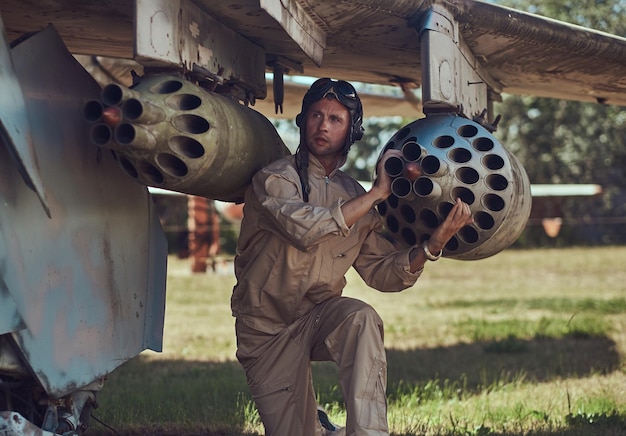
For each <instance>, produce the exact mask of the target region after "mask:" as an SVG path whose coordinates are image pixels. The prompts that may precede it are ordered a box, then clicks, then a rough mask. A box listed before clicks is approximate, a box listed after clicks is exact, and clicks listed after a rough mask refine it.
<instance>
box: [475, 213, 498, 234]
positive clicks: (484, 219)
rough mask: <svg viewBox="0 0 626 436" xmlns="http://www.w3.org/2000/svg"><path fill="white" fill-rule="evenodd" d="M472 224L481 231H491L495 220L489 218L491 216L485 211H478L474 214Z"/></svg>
mask: <svg viewBox="0 0 626 436" xmlns="http://www.w3.org/2000/svg"><path fill="white" fill-rule="evenodd" d="M474 222H475V223H476V225H477V226H478V228H480V229H483V230H491V229H492V228H493V226H494V225H495V220H494V219H493V217H492V216H491V214H489V213H487V212H485V211H482V210H480V211H478V212H476V213H475V214H474Z"/></svg>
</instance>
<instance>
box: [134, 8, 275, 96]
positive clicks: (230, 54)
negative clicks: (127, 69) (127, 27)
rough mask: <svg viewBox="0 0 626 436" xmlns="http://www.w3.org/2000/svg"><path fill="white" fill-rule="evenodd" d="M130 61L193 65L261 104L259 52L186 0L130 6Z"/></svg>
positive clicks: (262, 75) (261, 61) (262, 72)
mask: <svg viewBox="0 0 626 436" xmlns="http://www.w3.org/2000/svg"><path fill="white" fill-rule="evenodd" d="M135 59H137V60H138V61H140V62H141V63H142V64H144V65H151V64H152V65H157V66H161V65H172V66H176V67H183V68H185V69H186V70H187V71H192V70H193V69H194V65H197V66H198V67H201V68H202V69H203V70H205V71H206V72H208V73H210V74H211V75H214V76H215V77H218V78H223V79H224V80H226V81H230V82H235V83H241V84H245V87H246V88H248V89H249V90H251V91H252V92H253V94H254V95H255V96H256V98H265V95H266V93H267V92H266V89H265V51H264V50H263V49H262V48H261V47H260V46H258V45H255V44H253V43H252V42H250V41H249V40H247V39H245V38H243V37H242V36H241V35H240V34H239V33H237V32H235V31H234V30H232V29H229V28H228V27H226V26H224V25H222V24H221V23H220V22H218V21H217V20H216V19H214V18H213V17H211V16H210V15H209V14H207V13H206V12H205V11H203V10H202V9H200V8H198V7H197V6H196V5H195V4H193V3H192V2H191V1H189V0H136V7H135Z"/></svg>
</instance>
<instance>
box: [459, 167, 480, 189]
mask: <svg viewBox="0 0 626 436" xmlns="http://www.w3.org/2000/svg"><path fill="white" fill-rule="evenodd" d="M454 175H455V176H456V178H457V179H458V180H460V181H461V182H463V183H465V184H466V185H473V184H475V183H476V182H478V179H480V176H479V174H478V171H476V170H475V169H474V168H471V167H461V168H459V169H457V170H456V171H455V173H454Z"/></svg>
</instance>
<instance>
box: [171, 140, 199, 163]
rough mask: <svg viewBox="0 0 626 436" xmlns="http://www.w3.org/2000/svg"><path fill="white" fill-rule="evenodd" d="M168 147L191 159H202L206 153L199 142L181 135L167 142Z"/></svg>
mask: <svg viewBox="0 0 626 436" xmlns="http://www.w3.org/2000/svg"><path fill="white" fill-rule="evenodd" d="M169 146H170V148H171V149H172V150H174V151H175V152H177V153H179V154H182V155H183V156H186V157H188V158H191V159H197V158H199V157H202V156H204V153H205V152H206V150H205V149H204V146H203V145H202V144H201V143H200V141H196V140H195V139H193V138H190V137H188V136H182V135H177V136H172V137H171V138H170V140H169Z"/></svg>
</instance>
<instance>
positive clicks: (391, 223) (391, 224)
mask: <svg viewBox="0 0 626 436" xmlns="http://www.w3.org/2000/svg"><path fill="white" fill-rule="evenodd" d="M386 221H387V228H388V229H389V230H390V231H392V232H393V233H397V232H398V230H399V229H400V224H399V223H398V219H397V218H396V217H395V216H393V215H389V216H388V217H387V220H386Z"/></svg>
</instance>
